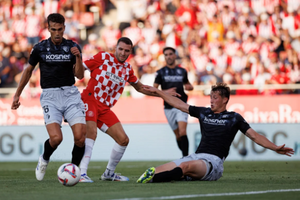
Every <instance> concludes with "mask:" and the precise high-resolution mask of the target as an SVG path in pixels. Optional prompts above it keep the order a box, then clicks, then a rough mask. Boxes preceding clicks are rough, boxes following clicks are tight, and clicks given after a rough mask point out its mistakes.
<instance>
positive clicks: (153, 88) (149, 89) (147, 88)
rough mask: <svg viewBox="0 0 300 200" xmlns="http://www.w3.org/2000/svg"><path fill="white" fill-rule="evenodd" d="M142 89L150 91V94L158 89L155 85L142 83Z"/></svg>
mask: <svg viewBox="0 0 300 200" xmlns="http://www.w3.org/2000/svg"><path fill="white" fill-rule="evenodd" d="M143 89H144V90H146V91H148V92H151V93H152V94H157V91H158V89H157V88H156V87H152V86H149V85H143Z"/></svg>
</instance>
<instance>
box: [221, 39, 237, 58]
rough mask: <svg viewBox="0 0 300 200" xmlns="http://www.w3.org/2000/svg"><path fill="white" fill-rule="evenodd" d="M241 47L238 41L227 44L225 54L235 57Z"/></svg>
mask: <svg viewBox="0 0 300 200" xmlns="http://www.w3.org/2000/svg"><path fill="white" fill-rule="evenodd" d="M240 47H241V44H240V43H239V42H237V41H234V42H227V43H226V44H225V45H224V52H225V53H226V54H227V55H229V56H234V55H235V54H236V52H237V50H238V49H239V48H240Z"/></svg>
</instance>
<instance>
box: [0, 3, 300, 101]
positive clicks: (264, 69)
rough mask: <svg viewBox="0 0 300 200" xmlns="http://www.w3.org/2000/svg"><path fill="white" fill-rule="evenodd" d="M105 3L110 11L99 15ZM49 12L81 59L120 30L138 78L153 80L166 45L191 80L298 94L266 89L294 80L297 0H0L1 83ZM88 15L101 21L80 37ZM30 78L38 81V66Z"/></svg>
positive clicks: (299, 20)
mask: <svg viewBox="0 0 300 200" xmlns="http://www.w3.org/2000/svg"><path fill="white" fill-rule="evenodd" d="M107 7H111V8H112V9H114V10H115V11H116V15H115V17H110V18H109V17H106V18H103V16H104V15H105V13H107V12H109V11H110V10H109V9H107ZM95 8H97V9H95ZM95 10H96V11H97V12H95ZM51 12H60V13H61V14H63V15H64V16H65V17H66V31H65V38H69V39H73V40H75V41H77V42H78V43H79V44H81V46H82V53H83V60H86V59H88V58H89V57H91V56H92V55H94V54H95V53H97V52H99V51H101V50H104V51H109V52H113V51H114V47H115V45H116V42H117V40H118V38H119V37H120V36H126V37H129V38H130V39H131V40H132V41H133V43H134V50H133V53H132V55H131V56H130V58H129V59H128V62H129V63H130V64H131V65H132V66H133V68H134V70H135V72H136V75H137V76H138V77H139V78H140V79H141V82H142V83H144V84H149V85H152V84H153V81H154V77H155V71H156V70H158V69H159V68H161V67H163V66H164V65H165V61H164V56H163V54H162V49H163V47H165V46H170V47H174V48H176V49H177V56H178V59H177V62H178V64H180V65H181V67H184V68H185V69H187V71H188V73H189V80H190V82H192V84H193V85H195V86H197V85H211V84H214V83H216V82H221V81H222V82H226V83H228V84H239V85H242V84H243V85H244V84H250V85H253V86H254V87H253V88H251V89H247V88H245V89H237V90H234V91H233V94H236V95H246V94H247V95H249V94H250V95H257V94H261V95H270V94H271V95H273V94H291V93H299V90H295V89H266V88H265V85H267V84H298V83H300V69H299V67H300V66H299V61H300V1H299V0H218V1H215V0H81V1H80V0H63V1H55V0H43V1H41V0H12V1H7V0H2V1H1V3H0V23H1V24H0V25H1V35H0V52H1V54H0V62H1V63H2V64H1V65H0V74H1V83H0V87H4V86H5V85H9V84H10V83H17V82H18V80H19V78H20V72H21V71H22V69H23V68H24V67H25V66H26V64H27V60H28V54H29V52H30V49H31V48H32V45H34V44H35V43H37V42H38V41H40V40H42V39H45V38H48V37H49V35H48V34H49V33H48V31H47V23H46V22H45V19H46V16H47V15H48V14H49V13H51ZM91 13H93V14H95V13H97V15H99V16H96V18H98V19H99V20H100V22H101V25H102V27H101V29H100V30H97V31H89V32H88V35H87V39H86V40H82V38H80V29H81V28H79V27H81V26H85V27H86V28H90V27H93V26H94V25H95V24H94V21H93V20H95V15H93V16H91V15H88V14H91ZM91 30H96V29H91ZM88 79H89V74H88V73H87V74H86V77H85V78H84V79H82V80H77V82H76V85H77V86H83V87H84V86H85V85H86V83H87V81H88ZM30 84H31V86H29V87H37V86H38V85H39V72H38V68H37V70H36V72H35V73H34V75H33V77H32V80H31V81H30ZM195 93H200V94H204V95H206V93H205V91H195ZM130 95H131V96H133V97H135V95H137V94H135V93H134V92H131V93H130ZM136 97H138V95H137V96H136Z"/></svg>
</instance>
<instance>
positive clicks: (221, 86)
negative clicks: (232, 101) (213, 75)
mask: <svg viewBox="0 0 300 200" xmlns="http://www.w3.org/2000/svg"><path fill="white" fill-rule="evenodd" d="M211 91H212V92H217V91H218V92H219V94H220V96H221V97H227V98H228V100H229V97H230V88H229V87H228V86H227V84H226V83H217V84H216V85H213V86H211Z"/></svg>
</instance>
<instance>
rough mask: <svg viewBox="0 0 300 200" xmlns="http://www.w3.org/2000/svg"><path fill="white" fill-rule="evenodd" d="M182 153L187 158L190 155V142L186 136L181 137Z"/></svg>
mask: <svg viewBox="0 0 300 200" xmlns="http://www.w3.org/2000/svg"><path fill="white" fill-rule="evenodd" d="M180 139H181V151H182V155H183V156H187V155H188V154H189V141H188V138H187V136H186V135H184V136H181V137H180Z"/></svg>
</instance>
